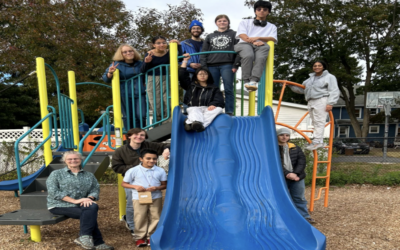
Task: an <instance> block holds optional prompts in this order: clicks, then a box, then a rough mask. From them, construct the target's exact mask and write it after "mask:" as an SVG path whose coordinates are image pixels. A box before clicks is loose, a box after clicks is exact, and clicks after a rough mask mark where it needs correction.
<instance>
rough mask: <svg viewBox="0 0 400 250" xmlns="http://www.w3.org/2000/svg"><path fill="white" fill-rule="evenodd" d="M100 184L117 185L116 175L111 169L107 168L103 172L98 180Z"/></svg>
mask: <svg viewBox="0 0 400 250" xmlns="http://www.w3.org/2000/svg"><path fill="white" fill-rule="evenodd" d="M99 183H100V184H117V183H118V174H117V173H115V172H114V170H112V168H107V170H106V172H104V174H103V176H102V177H101V178H100V180H99Z"/></svg>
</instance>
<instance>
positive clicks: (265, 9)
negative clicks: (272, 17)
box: [256, 8, 269, 12]
mask: <svg viewBox="0 0 400 250" xmlns="http://www.w3.org/2000/svg"><path fill="white" fill-rule="evenodd" d="M262 10H263V11H265V12H267V11H269V9H268V8H257V9H256V11H262Z"/></svg>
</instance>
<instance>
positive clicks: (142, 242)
mask: <svg viewBox="0 0 400 250" xmlns="http://www.w3.org/2000/svg"><path fill="white" fill-rule="evenodd" d="M136 246H137V247H147V242H146V241H145V240H143V239H140V240H137V241H136Z"/></svg>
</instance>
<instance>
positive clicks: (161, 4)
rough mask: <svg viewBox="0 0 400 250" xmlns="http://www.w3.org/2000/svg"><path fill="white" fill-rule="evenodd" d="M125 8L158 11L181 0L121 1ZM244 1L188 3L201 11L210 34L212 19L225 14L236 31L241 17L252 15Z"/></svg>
mask: <svg viewBox="0 0 400 250" xmlns="http://www.w3.org/2000/svg"><path fill="white" fill-rule="evenodd" d="M123 2H124V3H125V5H126V8H127V9H128V10H131V11H136V10H137V9H138V8H139V7H149V8H156V9H158V10H166V9H167V3H168V4H171V5H179V3H180V2H181V0H167V1H161V0H145V1H131V0H130V1H128V0H123ZM244 2H245V0H231V1H216V0H214V1H212V0H202V1H193V0H190V3H192V4H194V5H195V6H196V8H198V9H201V11H202V13H203V27H204V29H205V31H206V32H207V33H212V32H214V30H216V29H217V26H216V25H215V23H214V19H215V17H216V16H218V15H219V14H225V15H227V16H228V17H229V19H230V20H231V29H233V30H235V31H236V30H237V27H238V26H239V22H240V21H241V19H242V18H243V17H248V16H252V15H254V12H253V9H249V8H248V7H246V6H244Z"/></svg>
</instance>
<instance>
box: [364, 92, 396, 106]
mask: <svg viewBox="0 0 400 250" xmlns="http://www.w3.org/2000/svg"><path fill="white" fill-rule="evenodd" d="M388 102H389V103H390V104H391V106H392V108H400V91H395V92H368V93H367V104H366V108H367V109H374V108H383V106H384V105H385V103H388Z"/></svg>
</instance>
